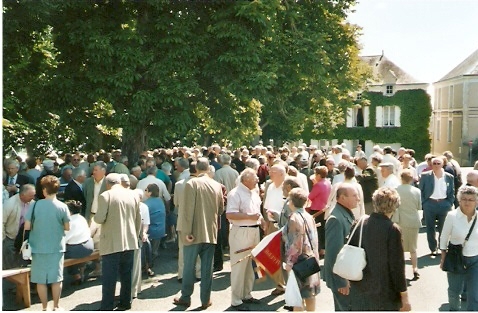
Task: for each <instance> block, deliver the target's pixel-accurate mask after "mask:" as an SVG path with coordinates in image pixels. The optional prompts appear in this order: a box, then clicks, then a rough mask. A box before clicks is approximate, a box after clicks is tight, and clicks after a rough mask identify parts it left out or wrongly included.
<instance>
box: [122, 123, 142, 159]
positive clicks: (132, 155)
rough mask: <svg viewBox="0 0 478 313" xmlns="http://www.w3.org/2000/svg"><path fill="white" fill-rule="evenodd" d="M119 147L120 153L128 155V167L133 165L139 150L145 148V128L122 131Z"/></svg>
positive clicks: (139, 152)
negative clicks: (121, 140) (121, 143)
mask: <svg viewBox="0 0 478 313" xmlns="http://www.w3.org/2000/svg"><path fill="white" fill-rule="evenodd" d="M123 131H124V130H123ZM121 148H122V149H121V150H122V151H121V154H123V155H126V156H127V157H128V163H129V165H130V167H132V166H134V165H135V164H136V163H137V162H138V159H139V155H140V154H141V152H143V151H144V150H145V149H146V129H144V128H141V129H138V130H137V131H136V132H134V131H133V132H128V131H124V133H123V145H122V147H121Z"/></svg>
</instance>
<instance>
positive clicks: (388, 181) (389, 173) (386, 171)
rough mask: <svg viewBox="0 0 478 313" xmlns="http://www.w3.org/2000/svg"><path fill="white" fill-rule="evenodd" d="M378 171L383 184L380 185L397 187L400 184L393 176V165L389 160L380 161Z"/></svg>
mask: <svg viewBox="0 0 478 313" xmlns="http://www.w3.org/2000/svg"><path fill="white" fill-rule="evenodd" d="M379 167H380V173H381V174H382V177H383V179H384V180H383V185H382V186H380V187H390V188H395V189H396V188H397V187H398V186H400V180H398V178H397V176H395V174H394V173H395V170H394V165H393V164H392V163H390V162H386V163H380V165H379Z"/></svg>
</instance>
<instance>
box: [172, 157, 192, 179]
mask: <svg viewBox="0 0 478 313" xmlns="http://www.w3.org/2000/svg"><path fill="white" fill-rule="evenodd" d="M174 165H175V167H176V173H179V176H178V178H177V181H180V180H182V179H186V178H188V177H189V161H188V159H185V158H178V159H176V161H175V162H174Z"/></svg>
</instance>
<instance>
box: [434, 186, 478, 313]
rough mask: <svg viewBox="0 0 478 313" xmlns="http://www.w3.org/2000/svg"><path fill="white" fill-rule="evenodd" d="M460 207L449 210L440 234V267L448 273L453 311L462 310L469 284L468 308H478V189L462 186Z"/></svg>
mask: <svg viewBox="0 0 478 313" xmlns="http://www.w3.org/2000/svg"><path fill="white" fill-rule="evenodd" d="M457 198H458V202H459V203H460V206H459V208H458V209H456V210H452V211H450V212H448V215H447V217H446V219H445V223H444V224H443V230H442V233H441V237H440V250H441V262H440V268H441V269H443V270H444V271H446V272H447V278H448V303H449V305H450V311H459V310H460V309H461V300H460V295H461V294H462V292H463V288H464V284H465V283H466V287H467V294H468V295H467V311H478V225H475V224H476V219H477V213H476V207H477V203H478V190H477V189H476V188H475V187H473V186H462V187H460V189H459V190H458V195H457Z"/></svg>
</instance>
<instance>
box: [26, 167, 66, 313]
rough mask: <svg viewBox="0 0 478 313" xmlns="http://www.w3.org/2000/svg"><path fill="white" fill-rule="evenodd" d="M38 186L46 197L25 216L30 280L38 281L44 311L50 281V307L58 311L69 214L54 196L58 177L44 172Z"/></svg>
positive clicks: (64, 205)
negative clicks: (44, 174)
mask: <svg viewBox="0 0 478 313" xmlns="http://www.w3.org/2000/svg"><path fill="white" fill-rule="evenodd" d="M40 185H41V187H42V190H43V195H44V197H45V199H42V200H38V201H37V202H36V203H35V204H34V205H31V207H30V208H29V209H28V212H27V214H26V215H25V230H30V239H29V242H30V247H31V249H32V267H31V282H32V283H36V284H37V291H38V296H39V297H40V301H41V303H42V308H43V310H44V311H46V309H47V305H48V290H47V284H51V291H52V298H53V310H58V309H60V307H59V301H60V294H61V285H62V284H61V282H62V281H63V260H64V253H65V230H70V216H69V213H68V207H67V206H66V204H64V203H62V202H60V201H59V200H58V199H57V198H56V194H57V192H58V189H59V188H60V180H59V179H58V178H57V177H55V176H52V175H47V176H45V177H43V178H42V179H41V181H40ZM33 211H34V212H33Z"/></svg>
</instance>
